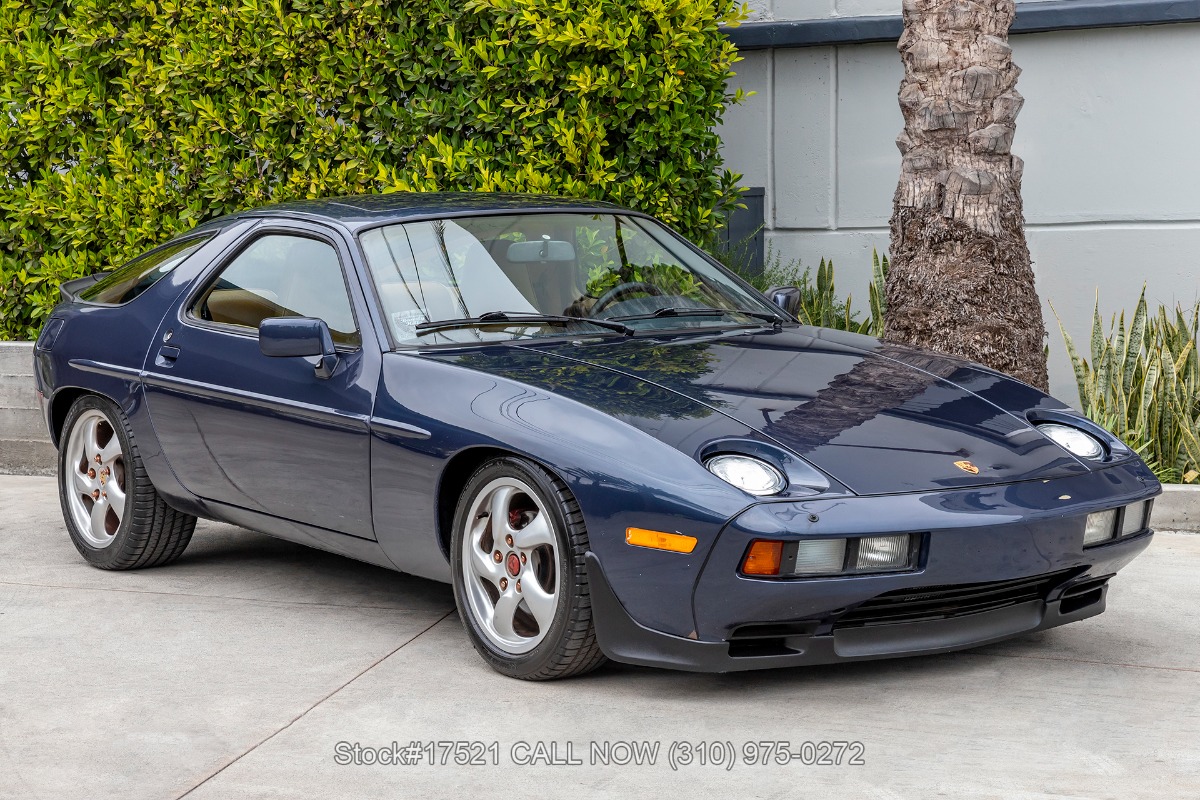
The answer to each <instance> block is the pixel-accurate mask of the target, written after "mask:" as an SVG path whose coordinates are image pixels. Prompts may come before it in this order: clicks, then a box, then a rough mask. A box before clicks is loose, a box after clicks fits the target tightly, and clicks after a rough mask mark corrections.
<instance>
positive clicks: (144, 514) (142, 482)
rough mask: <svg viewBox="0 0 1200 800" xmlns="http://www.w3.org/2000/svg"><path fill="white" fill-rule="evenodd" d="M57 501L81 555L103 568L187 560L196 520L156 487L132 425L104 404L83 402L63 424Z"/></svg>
mask: <svg viewBox="0 0 1200 800" xmlns="http://www.w3.org/2000/svg"><path fill="white" fill-rule="evenodd" d="M58 494H59V500H60V502H61V504H62V509H63V517H64V518H65V520H66V523H67V532H68V533H69V534H70V535H71V541H72V542H73V543H74V544H75V548H76V549H77V550H78V551H79V552H80V554H81V555H83V557H84V558H85V559H87V560H88V562H89V563H91V564H92V565H93V566H96V567H100V568H101V569H137V568H140V567H153V566H158V565H160V564H166V563H168V562H171V561H174V560H175V559H176V558H178V557H179V556H180V555H182V554H183V551H184V549H185V548H186V547H187V545H188V542H189V541H191V538H192V531H193V530H194V529H195V527H196V518H195V517H193V516H191V515H190V514H184V513H182V512H179V511H176V510H175V509H173V508H171V507H170V506H168V505H167V504H166V502H165V501H164V500H163V499H162V498H161V497H160V496H159V494H158V492H157V491H156V490H155V488H154V485H153V484H152V483H150V478H149V477H148V476H147V475H146V470H145V468H144V467H143V465H142V460H141V457H140V456H139V455H138V449H137V445H136V443H135V442H134V440H133V431H131V430H130V429H129V421H128V420H127V419H126V418H125V415H124V414H123V413H121V410H120V409H119V408H117V407H116V406H115V405H113V404H112V403H110V402H109V401H108V400H105V399H103V398H101V397H96V396H92V395H88V396H85V397H81V398H79V399H78V400H76V401H75V404H74V405H73V406H71V410H70V411H69V412H68V413H67V419H66V422H65V423H64V424H63V431H62V440H61V443H60V446H59V451H58Z"/></svg>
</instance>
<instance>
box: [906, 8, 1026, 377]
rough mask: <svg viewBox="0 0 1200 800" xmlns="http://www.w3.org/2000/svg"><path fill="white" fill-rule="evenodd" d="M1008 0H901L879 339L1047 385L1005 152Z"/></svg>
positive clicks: (1014, 170)
mask: <svg viewBox="0 0 1200 800" xmlns="http://www.w3.org/2000/svg"><path fill="white" fill-rule="evenodd" d="M1015 13H1016V10H1015V4H1014V2H1013V0H986V1H984V0H979V1H978V2H975V1H974V0H904V35H903V36H902V37H901V39H900V44H899V49H900V53H901V55H902V58H903V61H904V80H903V82H902V83H901V84H900V108H901V110H902V111H903V113H904V131H903V132H902V133H901V134H900V136H899V138H897V140H896V144H897V146H898V147H899V148H900V152H901V153H902V154H903V161H902V166H901V169H900V181H899V184H898V185H897V187H896V196H895V200H894V202H893V212H892V221H891V234H892V266H891V271H890V272H889V273H888V279H887V318H886V323H887V337H888V338H889V339H892V340H895V341H899V342H904V343H906V344H911V345H915V346H918V347H926V348H930V349H933V350H940V351H942V352H944V353H950V354H953V355H958V356H963V357H965V358H969V359H971V360H973V361H978V362H981V363H983V364H986V365H988V366H990V367H992V368H994V369H998V370H1000V371H1002V372H1007V373H1010V374H1012V375H1015V376H1017V377H1018V378H1021V379H1022V380H1024V381H1026V382H1028V383H1031V384H1033V385H1034V386H1037V387H1039V388H1041V389H1045V388H1046V355H1045V350H1044V345H1043V342H1044V340H1045V337H1046V328H1045V324H1044V323H1043V321H1042V307H1041V303H1040V302H1039V300H1038V296H1037V290H1036V289H1035V288H1034V278H1033V268H1032V265H1031V263H1030V258H1029V247H1028V245H1027V244H1026V242H1025V233H1024V221H1025V220H1024V212H1023V209H1022V206H1021V170H1022V162H1021V159H1019V158H1017V157H1016V156H1014V155H1013V154H1012V151H1011V147H1012V141H1013V134H1014V132H1015V130H1016V119H1017V114H1018V113H1019V112H1020V110H1021V105H1022V104H1023V103H1024V99H1023V98H1022V97H1021V95H1020V94H1018V92H1017V90H1016V84H1017V76H1018V75H1019V74H1020V72H1021V71H1020V69H1018V68H1017V66H1016V65H1015V64H1013V63H1012V50H1011V48H1010V47H1009V45H1008V29H1009V26H1010V25H1011V24H1012V20H1013V17H1014V15H1015Z"/></svg>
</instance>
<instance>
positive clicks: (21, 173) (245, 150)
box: [0, 0, 744, 339]
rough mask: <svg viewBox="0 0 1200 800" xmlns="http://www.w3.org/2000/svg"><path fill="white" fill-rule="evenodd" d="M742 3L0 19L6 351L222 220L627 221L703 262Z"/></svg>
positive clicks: (173, 5) (332, 2)
mask: <svg viewBox="0 0 1200 800" xmlns="http://www.w3.org/2000/svg"><path fill="white" fill-rule="evenodd" d="M743 15H744V10H743V8H742V6H741V4H740V3H739V2H737V1H736V0H716V1H715V2H713V1H712V0H640V1H639V2H637V3H630V2H626V0H591V2H588V3H566V2H561V0H428V2H423V3H406V2H395V0H295V2H289V3H283V2H278V1H277V0H271V1H270V2H268V0H232V2H230V0H194V1H193V2H187V3H180V2H166V3H162V2H157V0H121V1H120V2H117V0H53V1H51V0H0V30H3V31H4V34H5V35H4V36H2V37H0V339H3V338H32V336H33V335H34V334H35V333H36V331H37V329H38V328H39V327H40V326H41V323H42V321H43V320H44V318H45V316H46V315H47V314H48V313H49V311H50V308H51V307H52V306H53V305H54V303H55V302H56V301H57V290H58V285H59V284H60V283H61V282H63V281H65V280H69V279H72V278H77V277H79V276H81V275H85V274H89V273H91V272H94V271H97V270H103V269H110V268H112V267H113V266H115V265H119V264H120V263H122V262H123V261H125V260H127V259H129V258H131V257H132V256H134V255H135V254H137V253H139V252H141V251H142V250H144V249H146V248H147V247H149V246H150V245H152V244H155V243H157V242H161V241H163V240H164V239H167V238H169V237H171V236H173V235H175V234H177V233H179V232H181V231H183V230H186V229H188V228H190V227H192V226H194V225H195V224H197V223H199V222H202V221H204V220H206V219H208V218H211V217H214V216H217V215H220V214H223V213H226V212H230V211H235V210H238V209H243V208H246V207H249V206H255V205H261V204H264V203H268V202H273V201H279V200H289V199H295V198H304V197H321V196H330V195H342V194H352V193H359V192H378V191H386V190H392V189H410V190H419V191H430V190H434V189H438V190H451V189H453V190H469V191H512V192H536V193H543V194H555V195H567V196H579V197H590V198H594V199H605V200H611V201H614V202H616V203H619V204H622V205H626V206H631V207H633V208H636V209H639V210H643V211H646V212H649V213H652V214H654V215H656V216H658V217H659V218H660V219H663V220H665V221H666V222H668V223H669V224H671V225H673V226H675V227H676V228H678V229H680V230H681V231H683V232H684V233H685V234H687V235H689V236H691V237H693V238H697V239H700V240H704V239H707V238H711V237H712V234H713V232H714V231H715V230H716V229H717V228H719V226H720V224H721V218H722V216H723V215H724V214H725V213H726V212H727V211H728V210H729V209H730V208H731V207H732V205H733V204H735V203H736V201H737V195H738V192H737V190H736V178H737V176H735V175H732V174H731V173H729V172H727V171H724V170H723V169H722V168H721V156H720V153H719V146H720V136H719V134H718V132H717V126H718V123H719V122H720V119H721V116H722V114H723V112H724V110H725V107H726V106H727V105H728V104H729V103H731V102H737V101H738V100H739V99H740V97H741V96H742V94H741V92H740V90H738V91H733V92H731V91H729V90H728V89H727V85H728V80H729V78H730V76H731V75H732V71H731V67H732V65H733V64H734V63H735V62H736V61H738V60H739V59H738V56H737V51H736V49H735V48H734V47H733V45H732V44H731V43H730V42H729V40H728V39H727V38H726V36H725V35H724V34H723V33H722V32H721V30H720V27H721V25H722V24H724V23H729V22H737V21H738V20H739V19H740V18H741V17H742V16H743Z"/></svg>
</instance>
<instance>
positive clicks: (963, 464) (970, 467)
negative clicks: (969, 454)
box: [954, 461, 979, 475]
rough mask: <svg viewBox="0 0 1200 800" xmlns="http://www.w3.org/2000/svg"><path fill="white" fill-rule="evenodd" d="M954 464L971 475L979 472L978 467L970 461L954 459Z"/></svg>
mask: <svg viewBox="0 0 1200 800" xmlns="http://www.w3.org/2000/svg"><path fill="white" fill-rule="evenodd" d="M954 466H956V467H958V468H959V469H961V470H962V471H963V472H969V473H971V474H972V475H978V474H979V467H977V466H975V465H974V464H972V463H971V462H970V461H955V462H954Z"/></svg>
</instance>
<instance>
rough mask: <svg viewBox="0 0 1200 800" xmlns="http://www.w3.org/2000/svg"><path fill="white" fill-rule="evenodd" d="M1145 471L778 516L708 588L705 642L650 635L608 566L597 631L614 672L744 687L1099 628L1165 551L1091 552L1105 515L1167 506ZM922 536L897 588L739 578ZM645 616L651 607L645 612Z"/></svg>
mask: <svg viewBox="0 0 1200 800" xmlns="http://www.w3.org/2000/svg"><path fill="white" fill-rule="evenodd" d="M1144 470H1145V468H1144V467H1143V466H1141V465H1140V464H1136V465H1129V466H1121V467H1117V468H1113V469H1110V470H1104V471H1100V472H1096V473H1092V474H1091V475H1088V476H1079V477H1075V478H1069V479H1064V480H1058V481H1037V482H1027V483H1022V484H1011V485H1007V486H996V487H985V488H980V489H971V490H962V491H953V492H940V493H931V494H924V495H897V496H881V497H861V498H837V499H827V500H813V501H809V502H797V503H764V504H761V505H757V506H754V507H751V508H750V509H748V510H747V511H746V512H744V513H743V514H741V515H739V516H738V517H737V518H735V519H734V520H732V521H731V522H730V523H729V524H728V525H727V526H726V527H725V529H724V530H723V531H722V532H721V534H720V536H719V537H718V539H717V541H716V542H715V543H714V545H713V547H712V549H711V551H710V553H709V555H708V557H707V559H706V560H705V566H704V568H703V569H702V570H701V572H700V574H699V575H698V577H697V580H696V583H695V589H694V593H693V603H692V605H693V608H694V612H695V618H694V622H695V625H694V629H693V631H692V633H691V635H690V636H687V637H683V636H676V635H672V634H668V633H664V632H662V631H657V630H653V629H652V628H650V627H648V626H646V625H644V624H642V623H640V622H639V621H638V608H637V606H636V602H638V601H641V598H633V600H634V601H635V605H629V601H628V600H626V601H625V602H623V601H622V599H621V598H618V594H617V593H616V592H614V590H613V588H612V586H611V585H610V583H609V580H608V577H607V575H606V573H605V569H604V567H603V566H602V564H601V562H600V559H599V558H598V557H597V556H596V554H595V553H588V555H587V568H588V578H589V582H590V585H591V594H592V606H593V609H594V613H593V617H594V619H595V624H596V632H597V638H598V640H599V643H600V646H601V648H602V649H603V650H604V652H605V653H606V654H607V655H608V656H609V657H610V658H612V659H614V660H616V661H622V662H627V663H633V664H642V665H647V666H661V667H670V668H674V669H683V670H692V671H705V672H732V671H740V670H750V669H763V668H769V667H785V666H797V665H804V664H828V663H836V662H841V661H859V660H869V659H878V658H891V657H899V656H912V655H923V654H933V653H945V652H950V651H954V650H960V649H964V648H968V647H975V646H979V645H983V644H988V643H991V642H996V641H1001V640H1003V639H1007V638H1010V637H1012V636H1016V635H1020V634H1024V633H1030V632H1033V631H1039V630H1045V629H1047V628H1053V627H1056V626H1058V625H1064V624H1067V623H1069V622H1075V621H1078V620H1081V619H1086V618H1087V617H1091V616H1095V615H1097V614H1099V613H1101V612H1102V611H1104V608H1105V598H1106V595H1107V589H1108V587H1107V582H1108V580H1109V579H1110V578H1111V577H1112V576H1113V575H1114V574H1116V572H1117V571H1118V570H1120V569H1121V568H1123V567H1124V566H1125V565H1126V564H1128V563H1129V562H1130V561H1132V560H1133V559H1134V558H1135V557H1136V556H1137V555H1138V554H1139V553H1140V552H1142V550H1144V549H1145V548H1146V547H1147V546H1148V545H1149V543H1150V540H1151V538H1152V536H1153V533H1152V532H1151V531H1144V532H1141V533H1137V534H1134V535H1132V536H1128V537H1125V538H1122V539H1118V540H1115V541H1113V542H1111V543H1108V544H1104V545H1101V546H1098V547H1091V548H1086V549H1085V548H1084V547H1083V545H1082V541H1083V520H1084V518H1085V517H1086V515H1087V514H1088V513H1090V512H1092V511H1096V510H1100V509H1103V508H1110V507H1115V506H1119V505H1125V504H1128V503H1133V502H1137V501H1140V500H1146V499H1150V498H1151V497H1153V496H1155V495H1157V494H1158V493H1159V491H1160V489H1159V487H1158V484H1157V482H1155V481H1154V480H1153V478H1152V477H1149V478H1148V477H1147V476H1148V471H1145V472H1144ZM890 532H895V533H899V532H910V533H917V534H920V535H922V536H923V537H925V541H926V543H927V544H926V547H925V548H924V550H923V552H922V556H921V561H920V563H919V565H918V567H917V569H915V570H913V571H911V572H904V573H895V574H889V575H863V576H839V577H829V578H815V579H814V578H802V579H782V580H780V579H757V578H747V577H744V576H739V575H737V566H738V564H739V563H740V560H741V558H742V556H743V554H744V553H745V552H746V548H747V547H748V545H749V543H750V542H751V541H753V540H754V539H755V538H763V537H765V538H787V537H789V536H791V537H802V536H803V537H812V536H822V535H829V536H837V535H847V534H858V535H862V534H871V533H890ZM643 602H644V601H643Z"/></svg>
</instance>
